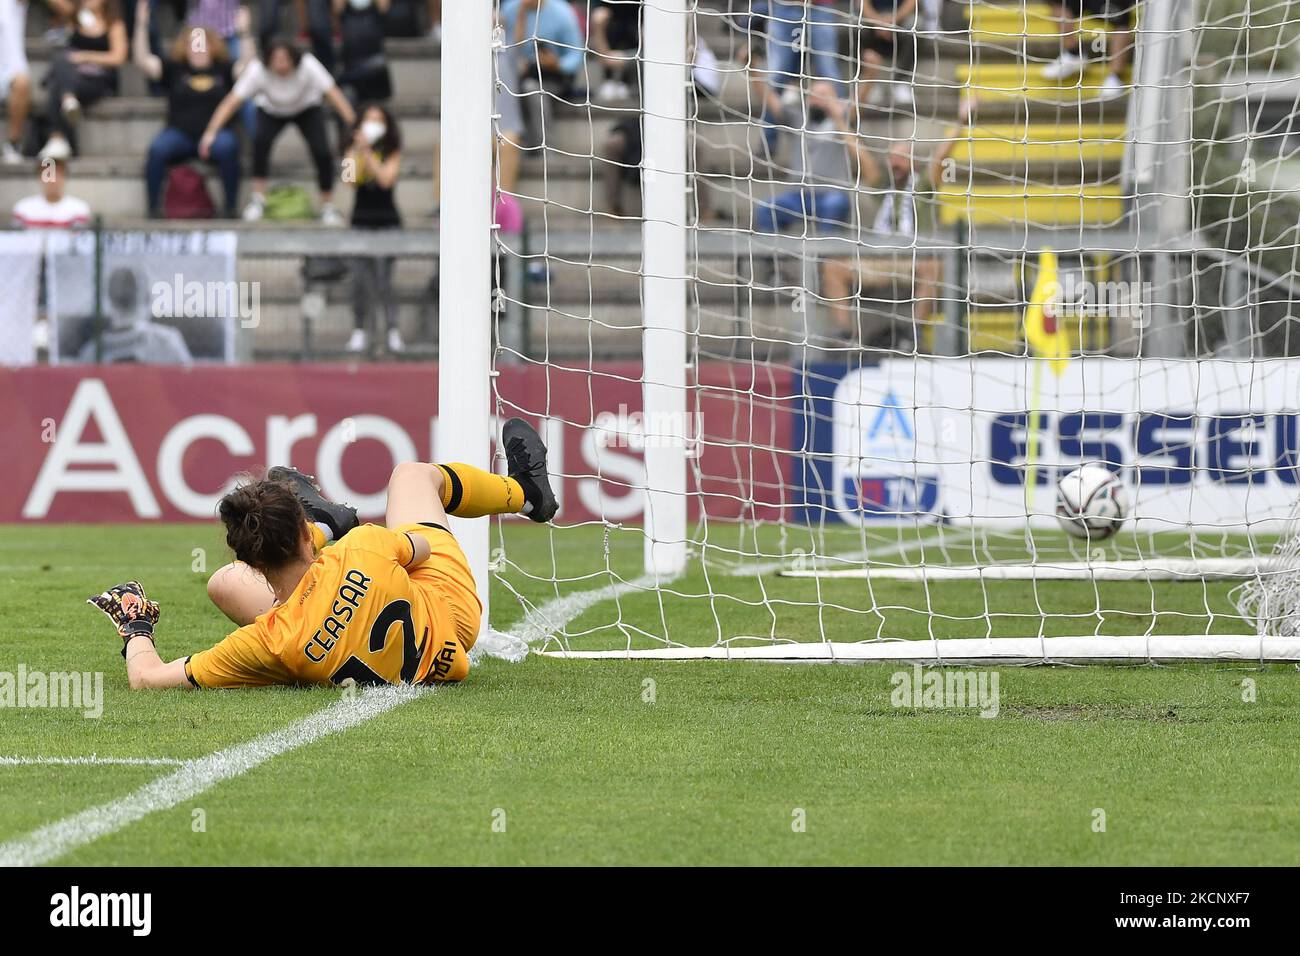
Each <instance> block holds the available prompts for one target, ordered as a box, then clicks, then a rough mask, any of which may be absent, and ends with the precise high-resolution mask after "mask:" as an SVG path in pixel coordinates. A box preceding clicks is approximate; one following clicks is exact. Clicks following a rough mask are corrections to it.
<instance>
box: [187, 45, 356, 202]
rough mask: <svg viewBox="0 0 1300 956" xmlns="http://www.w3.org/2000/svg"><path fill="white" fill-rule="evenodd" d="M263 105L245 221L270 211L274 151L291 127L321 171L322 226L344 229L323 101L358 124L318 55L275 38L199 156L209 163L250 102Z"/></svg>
mask: <svg viewBox="0 0 1300 956" xmlns="http://www.w3.org/2000/svg"><path fill="white" fill-rule="evenodd" d="M249 99H252V100H253V101H254V102H255V103H256V104H257V123H256V127H257V131H256V133H255V135H254V138H253V195H252V197H251V198H250V199H249V201H248V204H247V205H246V206H245V207H244V219H246V220H248V221H250V222H252V221H256V220H259V219H261V218H262V215H263V214H264V212H265V211H266V187H267V181H268V178H269V176H270V171H271V147H272V146H273V145H274V144H275V140H276V138H277V137H278V136H279V135H280V133H281V132H283V131H284V128H285V127H286V126H288V125H289V124H291V123H292V124H293V125H294V126H297V127H298V131H299V132H300V133H302V136H303V139H305V140H306V141H307V148H308V150H309V151H310V153H311V159H312V164H313V165H314V166H315V167H316V185H317V186H318V187H319V188H320V198H321V222H322V223H324V224H325V225H327V226H341V225H343V216H342V214H341V213H340V212H339V211H338V210H337V209H336V208H334V174H335V168H334V158H333V153H332V150H331V148H330V139H329V129H328V128H327V126H326V122H325V111H324V109H323V107H322V103H324V102H326V101H328V102H329V104H330V106H332V107H333V108H334V110H335V112H337V113H338V115H339V116H340V117H342V119H343V122H344V123H345V124H347V125H348V126H352V125H353V124H354V123H355V122H356V111H355V110H353V108H352V104H351V103H349V102H348V101H347V97H345V96H344V95H343V93H342V92H341V91H340V90H339V88H338V84H336V83H335V82H334V77H332V76H330V74H329V71H328V70H326V69H325V67H323V66H322V65H321V63H320V61H319V60H317V59H316V58H315V57H314V56H312V55H311V54H310V53H302V52H300V51H299V50H298V48H297V47H295V46H294V45H293V44H292V43H290V42H288V41H287V40H275V41H273V42H272V43H271V45H270V46H269V47H267V48H266V50H265V52H263V54H262V58H261V59H260V60H256V59H251V58H250V59H249V61H248V66H246V67H245V68H244V71H243V72H242V73H241V74H240V75H239V79H238V80H236V81H235V86H234V88H233V89H232V90H231V91H230V93H228V94H227V95H226V98H225V99H223V100H222V101H221V105H219V106H218V107H217V109H216V111H215V112H214V113H213V114H212V119H210V120H209V121H208V126H207V129H206V130H205V131H204V133H203V138H202V139H201V140H199V155H200V156H202V157H203V158H204V159H208V158H209V157H210V155H211V151H212V147H213V145H214V144H215V142H216V138H217V134H218V133H219V132H221V130H222V129H223V128H224V127H225V125H226V123H228V122H229V121H230V118H231V117H232V116H234V115H235V112H236V111H237V110H238V109H239V108H240V106H241V105H242V104H243V103H244V102H245V101H246V100H249Z"/></svg>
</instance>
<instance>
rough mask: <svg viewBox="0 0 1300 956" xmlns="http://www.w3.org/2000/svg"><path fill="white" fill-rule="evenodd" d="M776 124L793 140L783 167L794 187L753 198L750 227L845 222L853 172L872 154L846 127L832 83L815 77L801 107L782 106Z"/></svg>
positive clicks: (867, 165) (866, 163)
mask: <svg viewBox="0 0 1300 956" xmlns="http://www.w3.org/2000/svg"><path fill="white" fill-rule="evenodd" d="M782 124H783V125H785V126H787V127H790V128H792V129H794V130H795V136H794V137H793V138H794V140H795V143H794V145H793V147H792V148H791V149H790V150H789V154H790V155H789V158H788V159H787V160H785V168H786V169H787V170H788V171H789V173H790V175H791V176H792V178H793V179H795V180H796V181H797V182H798V185H797V186H793V187H792V188H789V189H786V190H784V191H782V192H780V193H778V194H777V195H776V196H775V197H774V198H773V199H771V200H769V201H764V202H759V203H758V204H757V205H756V207H755V210H754V228H755V229H757V230H758V231H759V232H784V231H785V230H787V229H789V228H790V227H791V226H800V227H807V226H810V225H811V226H812V230H813V231H818V230H823V229H825V228H827V227H834V226H836V225H841V224H844V223H847V222H848V221H849V217H850V214H851V213H852V210H853V193H852V190H853V188H854V185H855V183H856V182H857V177H858V175H863V174H865V171H866V170H869V169H870V168H872V167H871V164H872V162H873V161H872V159H871V157H870V155H869V154H868V153H867V151H866V149H865V147H864V146H863V145H862V142H861V140H860V139H859V137H858V136H857V135H856V134H855V133H854V132H853V130H852V129H851V128H850V125H849V120H848V111H847V109H846V107H845V104H844V101H843V100H841V99H840V97H839V95H838V93H837V92H836V87H835V84H834V83H832V82H830V81H828V80H817V81H816V82H814V83H813V84H812V85H811V86H810V87H809V88H808V95H807V111H806V113H805V111H804V108H803V106H801V105H800V104H799V103H798V102H794V103H787V104H785V105H784V106H783V112H782Z"/></svg>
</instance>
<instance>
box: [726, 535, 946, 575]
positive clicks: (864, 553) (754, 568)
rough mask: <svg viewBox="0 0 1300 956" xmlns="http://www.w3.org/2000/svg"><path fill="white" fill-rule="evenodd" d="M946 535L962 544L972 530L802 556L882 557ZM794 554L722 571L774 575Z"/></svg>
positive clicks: (837, 558)
mask: <svg viewBox="0 0 1300 956" xmlns="http://www.w3.org/2000/svg"><path fill="white" fill-rule="evenodd" d="M945 535H949V536H952V538H953V539H954V541H955V543H961V542H962V541H963V540H965V539H968V538H969V537H970V532H969V531H964V530H958V531H954V530H951V529H950V530H948V531H947V532H945V531H943V530H941V529H939V528H935V529H933V530H931V531H926V532H924V533H923V534H919V535H917V536H916V537H915V538H913V539H910V540H906V541H892V542H891V541H885V542H881V543H880V544H875V545H870V546H868V547H866V548H856V549H854V550H853V551H841V552H839V553H837V554H817V555H811V554H805V555H803V557H804V558H805V559H808V560H813V561H816V562H818V563H820V564H825V563H826V562H829V561H837V562H838V561H845V562H847V561H863V560H865V559H867V558H880V557H884V556H886V555H890V554H902V553H903V552H904V551H909V550H911V549H912V548H918V547H924V546H925V545H927V544H929V543H930V542H932V541H935V540H937V539H941V538H943V537H945ZM793 557H795V556H787V557H784V558H778V559H776V560H774V561H767V562H764V563H763V564H737V565H736V566H735V567H734V568H727V569H725V571H724V572H723V573H725V574H727V575H730V576H732V577H753V576H754V575H756V574H774V573H776V572H778V571H785V570H786V569H788V568H789V567H790V563H791V561H792V560H793Z"/></svg>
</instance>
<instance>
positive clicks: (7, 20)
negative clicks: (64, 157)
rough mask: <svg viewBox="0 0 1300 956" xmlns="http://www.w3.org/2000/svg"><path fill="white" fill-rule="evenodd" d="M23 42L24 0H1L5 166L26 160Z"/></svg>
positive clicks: (1, 153)
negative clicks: (6, 132) (6, 116)
mask: <svg viewBox="0 0 1300 956" xmlns="http://www.w3.org/2000/svg"><path fill="white" fill-rule="evenodd" d="M26 42H27V0H0V102H6V103H7V104H8V108H9V137H8V138H7V139H6V140H5V141H4V143H3V144H2V145H0V161H3V162H4V164H5V165H6V166H16V165H18V164H20V163H23V162H26V160H25V159H24V158H23V153H22V142H23V128H24V127H25V126H26V125H27V112H28V110H29V109H30V108H31V102H32V80H31V74H30V72H29V71H28V68H27V46H26Z"/></svg>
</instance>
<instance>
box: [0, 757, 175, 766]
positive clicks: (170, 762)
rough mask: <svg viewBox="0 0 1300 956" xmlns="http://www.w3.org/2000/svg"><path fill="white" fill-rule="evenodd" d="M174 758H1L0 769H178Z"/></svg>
mask: <svg viewBox="0 0 1300 956" xmlns="http://www.w3.org/2000/svg"><path fill="white" fill-rule="evenodd" d="M184 763H185V761H184V760H179V759H177V758H175V757H101V756H99V755H98V754H91V755H90V756H89V757H3V756H0V767H180V766H183V765H184Z"/></svg>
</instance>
